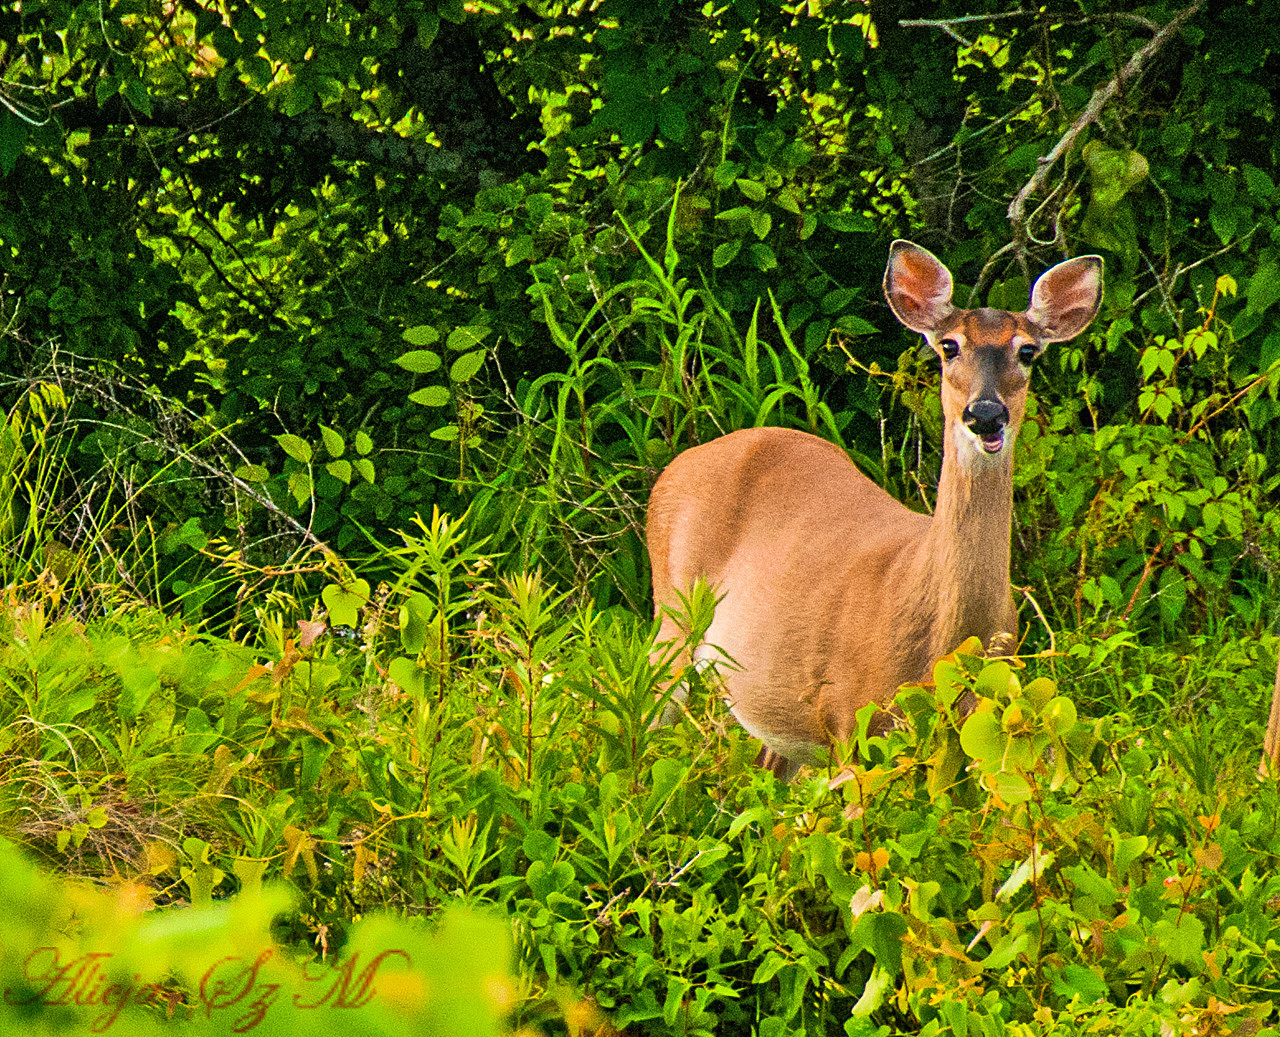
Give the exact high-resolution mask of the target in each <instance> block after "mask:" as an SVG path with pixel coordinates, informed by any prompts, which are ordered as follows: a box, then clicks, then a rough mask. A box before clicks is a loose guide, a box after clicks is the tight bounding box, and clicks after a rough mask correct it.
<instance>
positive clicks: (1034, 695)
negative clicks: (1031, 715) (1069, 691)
mask: <svg viewBox="0 0 1280 1037" xmlns="http://www.w3.org/2000/svg"><path fill="white" fill-rule="evenodd" d="M1057 691H1058V686H1057V685H1056V684H1055V683H1054V682H1053V681H1052V680H1051V679H1050V678H1048V677H1037V678H1036V679H1035V680H1033V681H1032V682H1031V683H1029V684H1028V685H1027V686H1026V687H1025V688H1023V689H1022V695H1023V697H1024V698H1025V699H1026V700H1027V701H1028V702H1030V703H1031V706H1032V708H1033V709H1035V710H1037V711H1039V710H1042V709H1044V707H1045V705H1046V704H1047V703H1048V702H1049V700H1050V699H1052V698H1053V697H1054V695H1055V694H1057Z"/></svg>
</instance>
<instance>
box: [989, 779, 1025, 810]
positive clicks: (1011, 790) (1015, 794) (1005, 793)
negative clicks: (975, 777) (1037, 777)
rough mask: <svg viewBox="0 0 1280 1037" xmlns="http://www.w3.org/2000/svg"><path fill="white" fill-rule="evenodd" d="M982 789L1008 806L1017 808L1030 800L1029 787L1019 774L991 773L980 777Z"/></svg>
mask: <svg viewBox="0 0 1280 1037" xmlns="http://www.w3.org/2000/svg"><path fill="white" fill-rule="evenodd" d="M982 785H983V787H984V788H985V789H986V790H987V791H988V792H991V793H994V794H995V795H997V796H999V797H1000V798H1001V799H1002V800H1004V802H1005V803H1007V804H1008V805H1009V806H1017V805H1018V804H1019V803H1025V802H1027V800H1029V799H1030V798H1031V786H1030V785H1028V784H1027V779H1026V778H1024V777H1023V776H1022V775H1021V774H1013V773H1011V772H1009V771H991V772H988V773H986V774H984V775H983V776H982Z"/></svg>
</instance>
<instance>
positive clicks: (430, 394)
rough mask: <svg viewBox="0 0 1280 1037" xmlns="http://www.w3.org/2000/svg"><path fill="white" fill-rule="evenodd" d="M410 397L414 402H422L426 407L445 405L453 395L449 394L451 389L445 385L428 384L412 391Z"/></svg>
mask: <svg viewBox="0 0 1280 1037" xmlns="http://www.w3.org/2000/svg"><path fill="white" fill-rule="evenodd" d="M409 399H410V400H411V401H412V402H414V403H420V404H422V405H423V406H424V407H443V406H444V405H445V404H447V403H448V402H449V400H451V399H452V397H451V396H450V395H449V390H448V389H446V388H445V387H444V386H443V385H428V386H427V387H426V388H425V389H419V390H418V391H417V392H411V393H410V394H409Z"/></svg>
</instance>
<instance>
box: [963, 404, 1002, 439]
mask: <svg viewBox="0 0 1280 1037" xmlns="http://www.w3.org/2000/svg"><path fill="white" fill-rule="evenodd" d="M964 423H965V424H966V425H967V426H968V427H969V430H970V431H971V432H972V433H973V434H974V435H975V436H993V435H995V434H996V433H997V432H999V431H1000V430H1001V429H1003V428H1004V427H1005V426H1006V425H1007V424H1009V408H1008V407H1006V406H1005V405H1004V404H1003V403H1001V402H1000V401H999V400H974V401H973V402H972V403H971V404H969V406H967V407H966V408H965V409H964Z"/></svg>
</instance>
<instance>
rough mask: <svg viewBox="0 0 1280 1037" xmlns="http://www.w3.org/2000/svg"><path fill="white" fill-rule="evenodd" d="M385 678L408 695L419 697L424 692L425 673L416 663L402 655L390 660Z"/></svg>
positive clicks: (425, 684) (425, 683)
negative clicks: (389, 679) (388, 678)
mask: <svg viewBox="0 0 1280 1037" xmlns="http://www.w3.org/2000/svg"><path fill="white" fill-rule="evenodd" d="M387 676H388V677H390V678H391V679H392V680H393V681H395V682H396V683H397V684H398V685H400V687H402V688H403V689H404V690H405V691H406V692H408V693H409V694H410V695H414V696H417V697H421V696H422V693H423V692H424V691H425V690H426V686H427V680H426V676H427V675H426V673H425V672H424V671H423V669H422V667H420V666H419V665H418V664H417V663H416V662H414V661H413V660H412V659H409V658H407V657H405V656H403V655H397V656H396V657H395V658H394V659H392V660H391V662H390V663H389V664H388V666H387Z"/></svg>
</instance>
